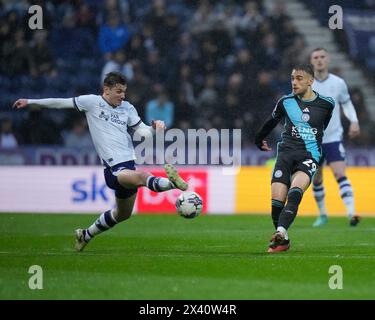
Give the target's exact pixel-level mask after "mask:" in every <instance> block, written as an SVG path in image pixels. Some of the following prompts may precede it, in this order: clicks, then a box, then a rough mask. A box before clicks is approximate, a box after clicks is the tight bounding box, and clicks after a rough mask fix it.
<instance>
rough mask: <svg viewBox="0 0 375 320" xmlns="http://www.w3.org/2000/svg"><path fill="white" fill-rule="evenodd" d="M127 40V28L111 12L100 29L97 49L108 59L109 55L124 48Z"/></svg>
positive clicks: (116, 15)
mask: <svg viewBox="0 0 375 320" xmlns="http://www.w3.org/2000/svg"><path fill="white" fill-rule="evenodd" d="M129 38H130V32H129V30H128V28H127V27H126V26H125V25H124V24H123V23H122V22H121V19H120V17H119V15H118V14H117V13H116V12H111V13H110V14H109V16H108V20H107V23H106V24H104V25H102V26H101V27H100V31H99V47H100V50H101V52H102V53H103V54H104V55H105V56H106V57H107V58H108V57H109V54H110V53H113V52H115V51H117V50H119V49H121V48H124V47H125V45H126V44H127V42H128V41H129Z"/></svg>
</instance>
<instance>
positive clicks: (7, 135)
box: [0, 118, 18, 149]
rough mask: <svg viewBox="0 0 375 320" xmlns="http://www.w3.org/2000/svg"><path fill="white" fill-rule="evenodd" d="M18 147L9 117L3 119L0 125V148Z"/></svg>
mask: <svg viewBox="0 0 375 320" xmlns="http://www.w3.org/2000/svg"><path fill="white" fill-rule="evenodd" d="M17 147H18V142H17V138H16V136H15V134H14V132H13V123H12V120H11V119H8V118H6V119H3V120H2V121H1V126H0V149H1V148H2V149H13V148H17Z"/></svg>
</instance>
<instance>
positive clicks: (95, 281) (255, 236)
mask: <svg viewBox="0 0 375 320" xmlns="http://www.w3.org/2000/svg"><path fill="white" fill-rule="evenodd" d="M96 217H97V215H95V216H94V215H56V214H51V215H47V214H0V299H141V300H144V299H145V300H147V299H189V300H190V299H240V300H242V299H246V300H247V299H375V273H374V266H375V246H374V235H375V219H374V218H365V219H363V221H362V222H361V223H360V225H359V226H357V227H355V228H353V227H349V225H348V221H347V219H346V218H331V219H330V221H329V223H328V224H327V225H326V226H324V227H321V228H318V229H316V228H312V227H311V224H312V222H313V219H314V218H313V217H297V219H296V221H295V222H294V225H293V226H292V227H291V229H290V232H289V234H290V238H291V250H290V251H289V252H284V253H279V254H268V253H266V252H265V251H266V248H267V244H268V241H269V239H270V236H271V234H272V232H273V227H272V222H271V219H270V217H269V216H266V215H259V216H257V215H231V216H221V215H212V216H200V217H198V218H196V219H192V220H186V219H183V218H181V217H178V216H177V215H135V216H133V217H132V218H131V219H130V220H128V221H127V222H123V223H121V224H120V225H118V226H116V227H115V228H114V229H112V230H111V231H109V232H107V233H105V234H102V235H100V236H98V237H97V238H96V239H94V240H93V241H92V242H91V243H90V244H89V245H88V246H87V247H86V250H85V251H84V252H81V253H77V252H75V251H74V250H73V243H74V239H73V230H74V229H75V228H77V227H86V226H88V225H89V224H91V223H92V222H93V220H94V219H95V218H96ZM31 265H39V266H41V267H42V269H43V289H42V290H31V289H30V288H29V286H28V283H29V278H30V277H31V276H32V274H29V273H28V270H29V267H30V266H31ZM332 265H339V266H341V267H342V270H343V289H341V290H340V289H336V290H332V289H330V288H329V286H328V282H329V279H330V277H331V276H333V274H330V273H329V272H328V270H329V268H330V266H332Z"/></svg>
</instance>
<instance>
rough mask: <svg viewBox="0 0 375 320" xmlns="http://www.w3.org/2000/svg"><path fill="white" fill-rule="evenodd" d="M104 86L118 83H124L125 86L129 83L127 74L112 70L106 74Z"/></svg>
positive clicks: (110, 86)
mask: <svg viewBox="0 0 375 320" xmlns="http://www.w3.org/2000/svg"><path fill="white" fill-rule="evenodd" d="M103 84H104V86H106V87H109V88H112V87H114V86H115V85H116V84H122V85H124V86H126V85H127V81H126V78H125V76H124V75H123V74H122V73H120V72H110V73H107V74H106V75H105V78H104V81H103Z"/></svg>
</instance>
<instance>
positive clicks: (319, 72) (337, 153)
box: [310, 48, 360, 227]
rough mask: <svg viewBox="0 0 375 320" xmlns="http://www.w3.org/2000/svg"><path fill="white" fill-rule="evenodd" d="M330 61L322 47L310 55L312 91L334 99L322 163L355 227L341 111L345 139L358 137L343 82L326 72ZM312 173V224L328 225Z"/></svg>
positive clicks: (321, 190)
mask: <svg viewBox="0 0 375 320" xmlns="http://www.w3.org/2000/svg"><path fill="white" fill-rule="evenodd" d="M329 62H330V58H329V55H328V52H327V50H326V49H324V48H317V49H315V50H313V51H312V52H311V55H310V63H311V64H312V65H313V66H314V72H315V81H314V83H313V86H312V88H313V89H314V90H315V91H317V92H318V93H321V94H322V95H325V96H327V97H331V98H332V99H333V100H335V109H334V110H333V114H332V118H331V121H330V122H329V124H328V127H327V129H326V130H325V131H324V135H323V144H322V149H323V161H324V160H325V161H326V163H327V164H328V165H329V166H330V167H331V169H332V172H333V174H334V176H335V179H336V181H337V183H338V184H339V188H340V196H341V198H342V200H343V202H344V204H345V207H346V210H347V214H348V217H349V224H350V225H351V226H356V225H357V224H358V222H359V221H360V217H359V216H358V215H356V213H355V206H354V195H353V188H352V186H351V184H350V181H349V180H348V178H347V177H346V172H345V169H346V164H345V148H344V146H343V132H344V130H343V127H342V123H341V112H340V111H341V110H340V106H341V108H342V110H343V112H344V115H345V117H346V118H348V119H349V121H350V127H349V132H348V135H349V138H354V137H357V136H358V135H359V134H360V127H359V124H358V118H357V114H356V111H355V108H354V106H353V103H352V101H351V99H350V95H349V92H348V87H347V85H346V83H345V81H344V80H343V79H342V78H340V77H338V76H336V75H334V74H332V73H329V72H328V65H329ZM322 165H323V162H322V163H321V166H320V168H319V170H318V171H317V172H316V174H315V176H314V180H313V192H314V197H315V200H316V202H317V204H318V207H319V211H320V215H319V217H318V218H317V220H316V221H315V222H314V226H315V227H318V226H321V225H324V224H326V223H327V222H328V216H327V209H326V205H325V190H324V186H323V174H322V167H323V166H322Z"/></svg>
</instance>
